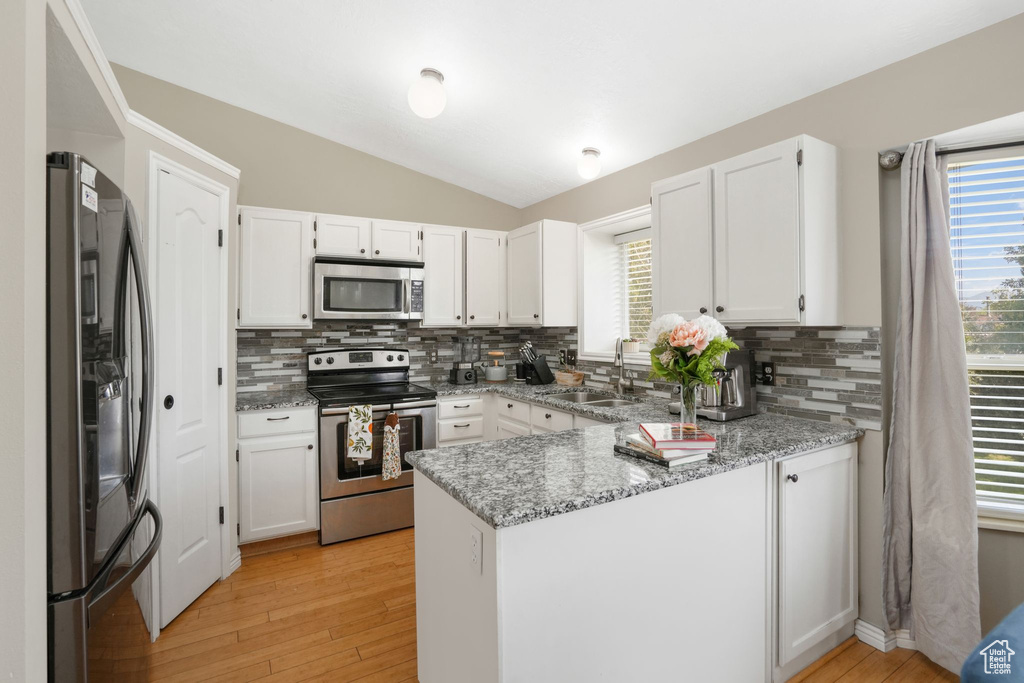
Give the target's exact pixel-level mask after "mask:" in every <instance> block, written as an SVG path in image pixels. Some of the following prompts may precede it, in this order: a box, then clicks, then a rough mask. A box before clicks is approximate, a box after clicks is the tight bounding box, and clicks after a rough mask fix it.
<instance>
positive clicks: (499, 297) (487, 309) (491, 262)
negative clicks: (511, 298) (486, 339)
mask: <svg viewBox="0 0 1024 683" xmlns="http://www.w3.org/2000/svg"><path fill="white" fill-rule="evenodd" d="M508 234H509V233H506V232H500V231H497V230H467V231H466V324H467V325H476V326H487V327H497V326H499V325H503V324H505V323H506V322H507V321H506V320H505V316H504V315H503V314H502V311H504V310H505V286H506V283H505V243H506V241H507V239H508Z"/></svg>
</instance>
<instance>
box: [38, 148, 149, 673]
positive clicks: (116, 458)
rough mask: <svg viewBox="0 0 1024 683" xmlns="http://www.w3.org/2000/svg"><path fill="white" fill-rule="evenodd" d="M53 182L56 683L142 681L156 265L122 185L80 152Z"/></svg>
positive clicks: (64, 156)
mask: <svg viewBox="0 0 1024 683" xmlns="http://www.w3.org/2000/svg"><path fill="white" fill-rule="evenodd" d="M47 173H48V178H47V274H46V276H47V277H46V280H47V292H46V294H47V297H46V298H47V339H46V344H47V378H46V381H47V401H48V427H47V432H48V434H47V485H48V495H47V498H48V499H47V506H48V507H47V514H48V518H47V542H48V558H47V559H48V576H47V590H48V593H49V595H48V620H49V677H50V680H51V681H59V682H60V683H66V682H80V681H100V680H113V679H117V680H120V681H124V680H131V679H132V677H133V673H134V672H133V671H132V669H133V668H140V669H141V666H139V667H135V666H133V661H134V662H135V663H138V659H139V658H140V657H141V656H144V652H145V643H146V642H147V641H148V640H149V636H148V631H146V627H145V624H144V623H143V617H142V613H141V611H140V608H139V605H138V604H137V603H136V600H135V598H134V597H133V596H132V591H131V590H130V588H131V585H132V584H133V583H134V582H135V581H136V579H137V578H138V577H139V576H140V575H141V574H142V573H143V572H144V571H145V569H146V567H147V566H148V565H149V564H150V562H151V561H152V559H153V556H154V555H155V554H156V551H157V548H158V547H159V545H160V533H161V520H160V513H159V512H158V511H157V509H156V506H155V505H153V503H152V501H150V500H149V498H148V495H147V491H148V489H147V484H146V476H145V473H146V462H147V453H148V447H149V435H150V426H151V421H152V408H153V406H152V403H153V381H152V377H153V358H152V354H153V338H152V327H153V326H152V316H151V315H150V305H149V294H148V291H147V282H148V280H147V279H146V267H145V260H144V257H143V253H142V249H141V246H142V245H141V238H140V234H139V229H138V221H137V219H136V217H135V212H134V210H133V209H132V205H131V202H130V201H129V200H128V198H127V197H126V196H125V195H124V193H122V192H121V190H120V189H119V188H118V187H117V186H116V185H115V184H114V183H113V182H111V181H110V179H108V178H107V177H106V176H104V175H103V174H102V173H101V172H99V171H98V170H97V169H96V167H95V166H93V165H92V164H90V163H89V162H88V161H87V160H86V159H84V158H82V157H81V156H79V155H78V154H73V153H69V152H56V153H52V154H50V155H48V156H47ZM141 673H142V674H143V675H144V671H142V672H141ZM136 675H138V674H137V673H136Z"/></svg>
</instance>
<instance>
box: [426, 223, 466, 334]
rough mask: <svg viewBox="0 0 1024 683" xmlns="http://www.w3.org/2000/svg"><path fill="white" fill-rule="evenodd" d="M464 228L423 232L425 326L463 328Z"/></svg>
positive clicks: (431, 229)
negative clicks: (457, 326)
mask: <svg viewBox="0 0 1024 683" xmlns="http://www.w3.org/2000/svg"><path fill="white" fill-rule="evenodd" d="M465 234H466V231H465V230H464V229H462V228H446V227H441V226H426V227H424V228H423V323H422V324H423V325H424V326H425V327H429V326H453V325H462V324H463V319H464V314H463V310H462V299H463V287H462V279H463V278H462V273H463V240H464V239H465Z"/></svg>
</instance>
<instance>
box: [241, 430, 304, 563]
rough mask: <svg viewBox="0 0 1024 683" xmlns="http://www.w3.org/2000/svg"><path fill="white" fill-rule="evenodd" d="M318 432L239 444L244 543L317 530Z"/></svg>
mask: <svg viewBox="0 0 1024 683" xmlns="http://www.w3.org/2000/svg"><path fill="white" fill-rule="evenodd" d="M319 503H320V496H319V491H318V489H317V457H316V434H315V433H312V432H311V433H309V434H296V435H294V436H278V437H269V438H266V439H247V440H244V441H240V442H239V443H238V504H239V525H240V533H239V541H241V542H242V543H248V542H250V541H258V540H260V539H263V538H271V537H273V536H283V535H285V534H295V533H299V532H302V531H311V530H313V529H316V528H317V506H318V505H319Z"/></svg>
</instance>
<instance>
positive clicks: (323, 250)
mask: <svg viewBox="0 0 1024 683" xmlns="http://www.w3.org/2000/svg"><path fill="white" fill-rule="evenodd" d="M315 228H316V255H317V256H342V257H346V258H370V256H371V253H372V247H371V239H370V219H369V218H355V217H353V216H332V215H330V214H322V213H321V214H317V217H316V224H315Z"/></svg>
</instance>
